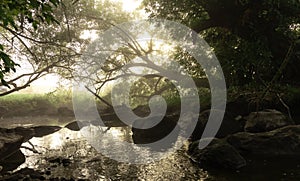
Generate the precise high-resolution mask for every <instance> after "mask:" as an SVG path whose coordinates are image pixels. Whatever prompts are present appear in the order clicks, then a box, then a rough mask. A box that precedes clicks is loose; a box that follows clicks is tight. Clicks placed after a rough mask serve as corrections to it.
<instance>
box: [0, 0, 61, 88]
mask: <svg viewBox="0 0 300 181" xmlns="http://www.w3.org/2000/svg"><path fill="white" fill-rule="evenodd" d="M59 2H60V1H59V0H49V1H44V0H17V1H15V0H1V1H0V27H1V28H2V29H4V30H7V31H12V29H11V28H13V30H14V31H17V32H20V34H22V31H23V29H24V27H26V26H27V25H31V26H32V27H33V28H34V29H35V30H37V28H38V26H39V25H40V24H41V23H47V24H51V23H53V22H56V23H59V22H58V21H56V20H55V18H54V16H53V9H54V8H55V7H57V6H58V5H59ZM15 66H19V65H18V64H16V63H15V62H14V61H13V60H12V59H11V57H10V56H9V54H8V53H7V52H6V50H5V46H4V45H2V44H1V43H0V80H1V83H2V85H5V86H7V87H9V85H8V83H7V82H6V81H5V75H6V74H7V73H9V72H10V71H13V72H16V69H15Z"/></svg>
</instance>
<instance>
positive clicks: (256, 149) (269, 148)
mask: <svg viewBox="0 0 300 181" xmlns="http://www.w3.org/2000/svg"><path fill="white" fill-rule="evenodd" d="M226 139H227V142H228V143H230V144H231V145H232V146H233V147H235V148H236V149H237V150H239V152H240V153H241V154H243V155H261V156H264V157H277V156H300V125H292V126H286V127H283V128H279V129H276V130H273V131H269V132H263V133H247V132H241V133H237V134H234V135H230V136H228V137H227V138H226Z"/></svg>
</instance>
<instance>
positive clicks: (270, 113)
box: [245, 109, 294, 133]
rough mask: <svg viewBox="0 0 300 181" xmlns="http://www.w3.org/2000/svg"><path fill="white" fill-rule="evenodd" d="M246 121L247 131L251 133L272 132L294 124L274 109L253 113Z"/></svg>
mask: <svg viewBox="0 0 300 181" xmlns="http://www.w3.org/2000/svg"><path fill="white" fill-rule="evenodd" d="M246 119H247V121H246V125H245V131H247V132H251V133H259V132H265V131H271V130H274V129H277V128H281V127H284V126H288V125H293V124H294V122H293V121H292V120H290V119H289V118H287V117H286V116H285V115H284V114H282V113H281V112H279V111H277V110H274V109H267V110H263V111H258V112H252V113H250V114H249V116H247V117H246Z"/></svg>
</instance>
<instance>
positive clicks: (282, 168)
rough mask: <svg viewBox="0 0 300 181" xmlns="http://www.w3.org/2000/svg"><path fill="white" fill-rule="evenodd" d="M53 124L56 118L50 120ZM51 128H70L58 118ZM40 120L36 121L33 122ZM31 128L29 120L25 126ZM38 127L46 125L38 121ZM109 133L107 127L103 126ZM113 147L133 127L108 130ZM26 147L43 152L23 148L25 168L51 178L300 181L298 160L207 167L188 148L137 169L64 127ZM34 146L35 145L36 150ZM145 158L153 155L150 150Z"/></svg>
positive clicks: (1, 123) (17, 124) (258, 161)
mask: <svg viewBox="0 0 300 181" xmlns="http://www.w3.org/2000/svg"><path fill="white" fill-rule="evenodd" d="M49 120H50V119H49ZM49 120H48V123H49V124H50V125H54V124H65V123H62V122H59V121H57V120H52V121H49ZM33 122H34V121H33ZM23 123H24V124H25V123H26V124H25V126H31V125H32V124H31V123H29V122H23ZM20 124H21V123H20V122H18V121H15V123H14V124H8V122H7V121H5V122H3V120H1V121H0V126H2V127H14V126H20ZM33 124H34V125H36V124H37V125H40V124H39V123H36V122H34V123H33ZM101 129H105V128H101ZM107 135H109V137H110V138H109V139H108V138H105V137H103V139H107V142H106V143H107V144H111V143H112V142H113V140H114V139H121V140H126V141H128V142H131V131H130V128H127V127H115V128H111V129H110V130H108V131H107ZM23 146H24V147H28V148H34V149H35V150H36V151H37V152H33V151H32V150H29V149H25V148H22V149H21V151H22V152H23V153H24V154H25V156H26V162H25V163H23V164H22V165H20V166H19V167H18V168H17V169H16V170H15V171H17V170H20V169H22V168H33V169H35V170H38V171H41V172H43V173H46V174H45V176H46V177H49V178H50V177H52V178H53V177H56V178H66V179H71V178H73V179H87V180H218V181H219V180H220V181H227V180H228V181H231V180H233V181H235V180H242V181H244V180H253V181H257V180H262V181H265V180H300V162H299V160H300V158H299V160H297V159H280V158H278V159H269V160H264V159H256V160H255V161H254V160H248V166H247V167H246V168H243V169H242V170H238V171H232V170H220V169H213V170H212V169H209V171H207V170H204V169H202V168H201V167H200V166H199V165H197V164H194V163H193V162H191V160H190V159H189V157H188V155H186V151H185V148H182V149H181V150H178V151H176V152H174V153H172V154H170V155H169V156H167V157H166V158H163V159H162V160H160V161H158V162H154V163H149V164H144V165H136V164H127V163H120V162H117V161H115V160H113V159H110V158H108V157H106V156H104V155H102V154H101V153H99V152H98V151H96V149H94V148H93V147H92V146H91V145H90V144H89V143H88V142H87V141H86V140H85V137H84V136H82V135H81V132H79V131H71V130H69V129H67V128H62V129H61V130H60V131H58V132H55V133H53V134H50V135H47V136H44V137H42V138H32V139H31V140H30V143H24V144H23ZM32 146H34V147H32ZM109 151H110V152H111V153H112V154H114V153H115V154H116V156H122V153H125V152H126V151H128V150H117V149H116V150H109ZM144 154H147V153H146V152H145V153H144Z"/></svg>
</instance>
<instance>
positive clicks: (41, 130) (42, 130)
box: [33, 126, 61, 137]
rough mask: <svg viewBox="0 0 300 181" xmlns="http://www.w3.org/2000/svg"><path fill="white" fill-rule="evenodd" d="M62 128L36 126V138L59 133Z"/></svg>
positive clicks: (34, 128)
mask: <svg viewBox="0 0 300 181" xmlns="http://www.w3.org/2000/svg"><path fill="white" fill-rule="evenodd" d="M60 129H61V127H59V126H36V127H33V130H34V137H43V136H46V135H49V134H52V133H55V132H57V131H59V130H60Z"/></svg>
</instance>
